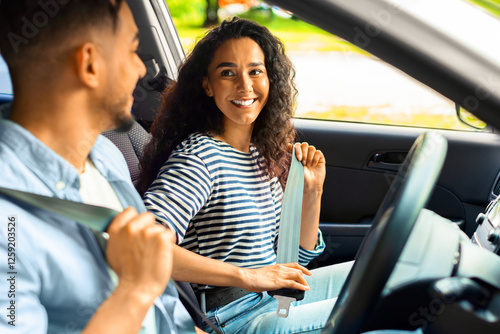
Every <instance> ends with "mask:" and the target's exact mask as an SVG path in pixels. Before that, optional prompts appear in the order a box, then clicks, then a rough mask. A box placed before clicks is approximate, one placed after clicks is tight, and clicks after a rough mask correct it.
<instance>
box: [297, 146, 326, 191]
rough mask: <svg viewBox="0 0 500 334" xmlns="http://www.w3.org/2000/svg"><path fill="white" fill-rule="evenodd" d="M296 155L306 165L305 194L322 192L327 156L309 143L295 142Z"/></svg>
mask: <svg viewBox="0 0 500 334" xmlns="http://www.w3.org/2000/svg"><path fill="white" fill-rule="evenodd" d="M294 146H295V156H296V157H297V160H299V161H300V162H302V165H303V166H304V195H307V194H309V193H313V194H321V193H322V192H323V183H324V182H325V175H326V163H325V156H324V155H323V153H322V152H321V151H320V150H317V149H316V148H315V147H314V146H311V145H309V144H308V143H295V145H294Z"/></svg>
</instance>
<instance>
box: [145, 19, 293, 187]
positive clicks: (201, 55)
mask: <svg viewBox="0 0 500 334" xmlns="http://www.w3.org/2000/svg"><path fill="white" fill-rule="evenodd" d="M247 37H248V38H251V39H252V40H254V41H255V42H256V43H257V44H258V45H259V46H260V48H261V49H262V51H263V53H264V58H265V67H266V71H267V75H268V78H269V97H268V101H267V103H266V105H265V106H264V108H263V110H262V111H261V112H260V114H259V116H258V117H257V119H256V121H255V124H254V128H253V133H252V138H251V142H252V143H253V144H254V145H255V147H256V148H257V150H258V151H259V154H260V156H261V157H262V158H263V159H262V161H261V163H260V166H259V167H260V168H262V169H263V170H265V171H266V172H267V173H268V175H269V176H270V177H274V176H277V177H278V178H279V180H280V182H281V184H282V185H283V186H284V183H285V181H286V177H287V175H288V166H289V163H290V158H291V154H290V152H289V150H288V147H287V145H288V144H289V143H292V142H293V140H294V139H295V130H294V128H293V125H292V122H291V119H292V116H293V111H294V104H295V99H296V95H297V89H296V87H295V84H294V82H293V80H294V78H295V70H294V68H293V65H292V62H291V61H290V59H288V57H287V56H286V54H285V47H284V45H283V43H282V42H281V41H280V40H279V39H278V38H277V37H275V36H274V35H273V34H272V33H271V32H270V31H269V30H268V29H267V28H265V27H263V26H260V25H258V24H257V23H255V22H253V21H250V20H245V19H240V18H236V17H235V18H233V19H232V20H231V21H227V20H226V21H224V22H222V24H221V25H220V26H218V27H216V28H214V29H212V30H210V31H209V32H208V33H207V34H206V35H205V36H204V37H203V38H202V39H201V40H200V41H199V42H198V43H197V44H196V45H195V47H194V48H193V50H192V52H191V53H190V54H189V55H188V56H187V58H186V59H185V61H184V63H183V64H182V65H181V66H180V68H179V76H178V80H177V82H173V83H172V84H171V85H170V86H169V87H167V89H165V91H164V92H163V94H162V106H161V109H160V111H159V112H158V114H157V116H156V118H155V120H154V122H153V124H152V127H151V134H152V139H151V141H150V142H149V143H148V145H147V146H146V147H145V150H144V155H143V157H142V159H141V163H140V169H141V175H140V178H139V182H138V184H137V189H138V191H139V193H140V194H144V192H145V191H146V190H147V189H148V187H149V186H150V185H151V183H152V182H153V181H154V180H155V178H156V177H157V174H158V171H159V170H160V168H161V166H162V165H163V164H164V162H165V161H166V160H167V159H168V158H169V156H170V154H171V153H172V151H173V150H174V149H175V148H176V147H177V145H179V144H180V143H181V142H182V141H184V140H185V139H186V138H187V137H188V136H189V135H191V134H192V133H195V132H200V133H205V134H210V135H218V134H222V133H224V125H223V122H222V117H223V114H222V112H221V111H220V110H219V109H218V107H217V106H216V104H215V102H214V100H213V98H211V97H208V96H207V95H206V94H205V91H204V89H203V87H202V81H203V78H204V77H207V76H208V67H209V65H210V63H211V61H212V58H213V56H214V54H215V52H216V51H217V49H218V48H219V47H220V46H221V45H222V44H223V43H224V42H226V41H227V40H230V39H238V38H247Z"/></svg>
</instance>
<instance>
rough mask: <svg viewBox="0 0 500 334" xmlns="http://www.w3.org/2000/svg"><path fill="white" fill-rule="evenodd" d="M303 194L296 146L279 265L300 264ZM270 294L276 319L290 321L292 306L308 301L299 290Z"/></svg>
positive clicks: (282, 221)
mask: <svg viewBox="0 0 500 334" xmlns="http://www.w3.org/2000/svg"><path fill="white" fill-rule="evenodd" d="M303 191H304V166H303V165H302V164H301V163H300V162H299V161H298V160H297V157H296V155H295V146H294V147H293V152H292V162H291V164H290V170H289V172H288V179H287V182H286V186H285V193H284V195H283V204H282V207H281V218H280V227H279V234H278V251H277V255H276V262H277V263H291V262H297V263H298V262H299V242H300V222H301V216H302V193H303ZM268 294H269V295H271V296H273V297H274V298H276V299H277V300H278V308H277V310H276V315H277V316H278V317H282V318H286V317H288V311H289V308H290V303H291V302H293V301H295V300H302V299H304V291H302V290H295V289H279V290H274V291H268Z"/></svg>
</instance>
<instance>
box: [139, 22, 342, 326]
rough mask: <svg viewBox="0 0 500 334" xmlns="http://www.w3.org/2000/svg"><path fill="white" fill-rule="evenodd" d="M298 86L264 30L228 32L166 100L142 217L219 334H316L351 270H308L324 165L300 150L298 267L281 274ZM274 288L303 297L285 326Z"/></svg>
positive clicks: (305, 148)
mask: <svg viewBox="0 0 500 334" xmlns="http://www.w3.org/2000/svg"><path fill="white" fill-rule="evenodd" d="M293 79H294V69H293V66H292V63H291V62H290V60H289V59H288V57H287V56H286V55H285V51H284V46H283V44H282V43H281V42H280V41H279V40H278V39H277V38H276V37H275V36H273V35H272V34H271V33H270V32H269V30H267V28H264V27H262V26H260V25H258V24H256V23H254V22H252V21H248V20H243V19H237V18H235V19H233V20H232V21H229V22H228V21H225V22H223V23H222V24H221V25H220V26H219V27H217V28H214V29H213V30H211V31H210V32H208V34H207V35H206V36H205V37H204V38H203V39H202V40H201V41H200V42H198V43H197V45H196V46H195V47H194V49H193V51H192V52H191V54H190V55H189V56H188V57H187V58H186V60H185V62H184V63H183V65H182V66H181V67H180V69H179V76H178V80H177V82H175V83H172V84H171V85H170V87H168V88H167V89H166V90H165V92H164V93H163V96H162V108H161V110H160V112H159V114H158V116H157V118H156V120H155V121H154V123H153V126H152V129H151V133H152V140H151V142H150V143H149V144H148V146H147V147H146V149H145V153H144V157H143V159H142V161H141V171H142V174H141V178H140V182H139V184H138V188H139V191H140V192H141V193H143V194H144V202H145V204H146V207H147V208H148V210H150V211H151V212H152V213H153V214H154V215H155V216H156V220H157V221H158V222H159V223H161V224H164V225H166V226H168V227H169V228H171V229H172V230H173V231H174V232H175V233H176V236H177V244H178V245H179V246H180V247H176V248H175V251H174V259H175V260H174V269H173V277H174V278H175V279H176V280H179V281H187V282H190V283H193V288H194V290H195V291H196V293H197V295H198V297H199V299H200V304H201V307H202V309H203V310H204V311H205V312H206V314H207V316H208V317H209V318H211V319H212V320H213V321H214V322H215V323H216V324H217V325H218V326H219V327H220V328H223V332H224V333H237V332H241V333H273V332H279V331H280V329H281V330H284V331H286V332H287V333H300V332H303V331H307V332H308V333H309V332H312V331H313V330H317V331H318V332H319V331H320V330H321V328H323V327H324V325H325V322H326V320H327V318H328V315H329V313H330V310H331V309H332V307H333V305H334V303H335V297H336V296H337V295H338V293H339V291H340V288H341V286H342V283H343V281H344V280H345V277H346V276H347V274H348V272H349V270H350V268H351V263H346V264H341V265H337V266H332V267H327V268H322V269H318V270H313V271H312V272H310V271H309V270H307V269H306V268H305V267H303V266H304V265H306V264H307V263H309V262H310V261H311V260H312V259H314V258H315V257H316V256H318V255H319V254H321V252H322V251H323V249H324V248H325V244H324V242H323V238H322V236H321V232H320V230H319V213H320V201H321V194H322V190H323V182H324V179H325V158H324V156H323V154H322V153H321V152H320V151H319V150H316V149H315V148H314V147H313V146H309V145H308V144H307V143H302V144H300V143H296V144H295V148H296V156H297V159H298V160H299V161H301V162H302V164H303V165H304V167H305V168H304V170H305V176H304V193H303V210H302V217H301V231H300V232H301V233H300V250H299V263H300V264H297V263H289V264H276V253H275V250H276V239H277V235H278V227H279V219H280V213H281V201H282V195H283V187H284V186H285V184H286V177H287V174H288V166H289V164H290V161H291V152H292V144H293V141H294V138H295V131H294V129H293V126H292V123H291V119H292V114H293V110H294V103H295V97H296V89H295V86H294V83H293ZM304 275H305V276H307V279H306V278H305V277H304ZM280 288H292V289H300V290H310V291H308V292H306V294H305V298H304V300H302V301H300V302H296V303H294V304H293V305H294V306H292V307H291V308H290V314H289V316H288V317H287V318H279V317H276V307H277V301H276V300H275V299H274V298H272V297H270V296H269V295H268V294H267V293H264V292H265V291H268V290H274V289H280ZM206 329H208V328H206Z"/></svg>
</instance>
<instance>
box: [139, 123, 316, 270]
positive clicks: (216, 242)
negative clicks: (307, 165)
mask: <svg viewBox="0 0 500 334" xmlns="http://www.w3.org/2000/svg"><path fill="white" fill-rule="evenodd" d="M258 159H259V154H258V152H257V149H256V148H255V147H254V146H252V145H251V146H250V153H244V152H241V151H238V150H236V149H235V148H233V147H232V146H230V145H229V144H227V143H224V142H222V141H219V140H217V139H214V138H212V137H209V136H206V135H202V134H199V133H197V134H193V135H191V136H190V137H188V138H187V139H186V140H185V141H184V142H182V143H181V144H180V145H179V146H178V147H177V148H176V150H174V152H172V154H171V156H170V158H169V159H168V161H167V162H166V163H165V164H164V165H163V166H162V168H161V169H160V172H159V174H158V177H157V179H156V180H155V181H154V182H153V184H152V185H151V186H150V188H149V189H148V191H147V192H146V194H145V195H144V203H145V204H146V207H147V209H148V210H149V211H151V212H152V213H153V214H154V215H155V216H156V220H157V221H158V222H159V223H161V224H164V225H166V226H168V227H170V228H171V229H172V230H173V231H175V233H176V236H177V243H178V244H179V245H181V246H182V247H184V248H186V249H188V250H191V251H193V252H196V253H198V254H200V255H203V256H207V257H210V258H213V259H217V260H221V261H224V262H227V263H231V264H234V265H236V266H239V267H245V268H259V267H263V266H266V265H271V264H274V263H276V253H275V250H276V247H275V246H276V245H275V243H276V239H277V235H278V229H279V218H280V213H281V200H282V196H283V191H282V188H281V185H280V183H279V181H278V180H277V178H273V179H269V176H268V175H267V174H266V173H265V172H263V171H262V170H260V169H259V167H258V165H257V161H258ZM323 249H324V242H323V238H322V237H321V233H319V232H318V246H317V247H316V249H315V250H313V251H309V250H304V249H302V248H301V249H300V251H299V262H300V263H301V264H303V265H306V264H307V263H309V262H310V261H311V260H312V259H314V258H315V257H316V256H318V255H319V254H321V252H322V251H323Z"/></svg>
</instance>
